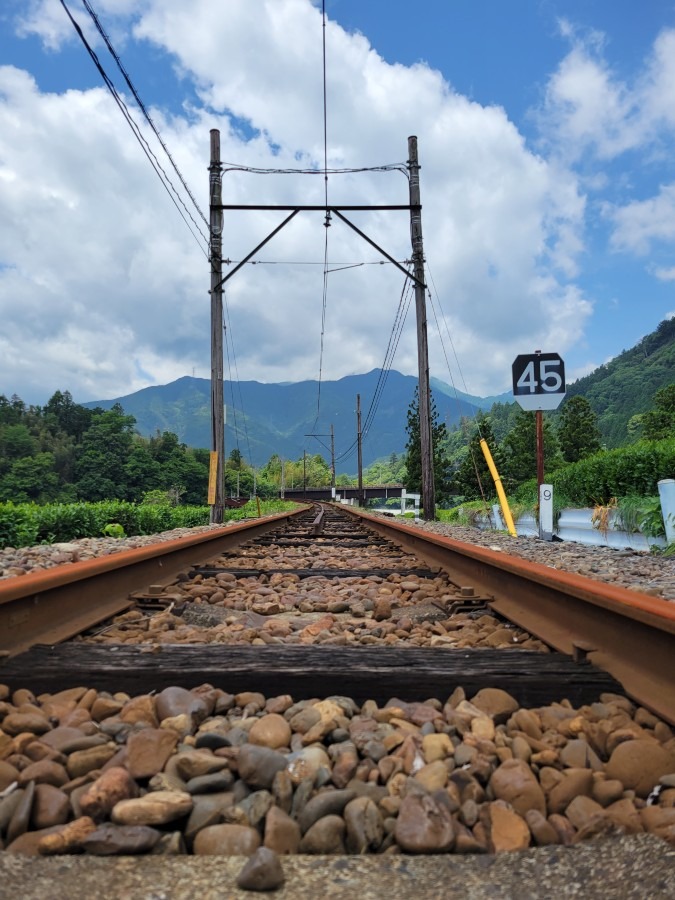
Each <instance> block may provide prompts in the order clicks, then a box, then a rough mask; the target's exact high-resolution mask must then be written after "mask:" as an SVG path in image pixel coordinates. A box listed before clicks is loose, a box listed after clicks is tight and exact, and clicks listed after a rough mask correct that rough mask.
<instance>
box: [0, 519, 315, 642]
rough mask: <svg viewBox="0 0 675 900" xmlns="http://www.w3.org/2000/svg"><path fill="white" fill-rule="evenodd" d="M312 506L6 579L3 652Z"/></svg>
mask: <svg viewBox="0 0 675 900" xmlns="http://www.w3.org/2000/svg"><path fill="white" fill-rule="evenodd" d="M306 509H307V507H306V506H300V507H299V508H298V509H297V510H292V511H291V512H286V513H280V514H278V515H275V516H269V517H266V518H264V519H261V520H255V521H253V522H250V523H249V522H244V523H241V524H239V525H230V526H228V527H227V528H218V529H216V530H213V531H209V532H203V533H201V534H198V535H191V536H189V537H185V538H180V539H178V540H173V541H164V542H162V543H156V544H151V545H149V546H147V547H140V548H138V549H137V550H126V551H121V552H120V553H113V554H111V555H110V556H103V557H99V558H97V559H90V560H85V561H83V562H76V563H72V564H69V565H65V566H59V567H57V568H54V569H47V570H46V571H42V572H36V573H35V574H28V575H24V576H21V577H18V578H9V579H6V580H3V581H0V653H1V654H2V655H4V656H7V655H11V656H13V655H15V654H17V653H22V652H23V651H24V650H27V649H28V647H30V646H32V645H33V644H56V643H58V642H59V641H64V640H67V639H68V638H70V637H73V635H75V634H79V633H80V632H81V631H84V630H85V629H87V628H91V627H92V626H93V625H96V624H97V623H98V622H102V621H104V620H105V619H108V618H110V617H111V616H114V615H117V614H118V613H120V612H122V610H124V609H126V608H128V607H129V606H131V605H132V604H133V603H134V601H133V599H132V598H131V597H130V594H131V592H132V591H144V590H145V591H147V590H149V589H150V588H151V587H152V586H154V585H166V584H168V583H169V582H170V581H171V580H172V579H173V578H175V576H176V575H178V574H179V573H180V572H182V571H185V569H187V568H189V567H190V566H192V565H195V564H199V563H203V562H206V561H207V560H209V559H211V558H213V557H214V556H218V555H219V554H220V553H223V552H224V551H226V550H229V549H230V548H232V547H234V546H236V545H237V544H240V543H242V542H243V541H245V540H249V539H250V538H254V537H258V536H260V535H262V534H265V533H266V532H268V531H271V530H272V529H274V528H277V527H278V526H279V525H280V524H282V523H283V522H284V521H288V520H289V519H291V518H292V517H293V516H296V515H299V514H300V513H303V512H305V511H306Z"/></svg>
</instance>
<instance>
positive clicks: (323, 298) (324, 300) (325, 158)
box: [312, 0, 330, 431]
mask: <svg viewBox="0 0 675 900" xmlns="http://www.w3.org/2000/svg"><path fill="white" fill-rule="evenodd" d="M322 21H323V28H322V36H323V42H322V43H323V53H322V58H323V172H324V199H325V204H326V206H328V113H327V100H326V0H323V4H322ZM324 227H325V229H326V233H325V236H324V245H323V291H322V296H321V340H320V347H319V384H318V386H317V397H316V419H315V421H314V425H313V426H312V431H314V430H315V428H316V423H317V422H318V421H319V416H320V415H321V379H322V377H323V343H324V337H325V334H326V303H327V300H328V229H329V227H330V210H328V209H327V210H326V219H325V221H324Z"/></svg>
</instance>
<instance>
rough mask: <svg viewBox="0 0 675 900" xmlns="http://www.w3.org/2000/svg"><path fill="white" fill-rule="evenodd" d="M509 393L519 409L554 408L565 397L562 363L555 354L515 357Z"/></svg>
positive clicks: (530, 354)
mask: <svg viewBox="0 0 675 900" xmlns="http://www.w3.org/2000/svg"><path fill="white" fill-rule="evenodd" d="M512 371H513V395H514V397H515V398H516V401H517V402H518V403H519V404H520V406H521V407H522V408H523V409H527V410H537V409H557V408H558V406H559V405H560V402H561V401H562V399H563V397H564V396H565V390H566V388H565V363H564V362H563V361H562V359H561V357H560V354H558V353H529V354H522V355H521V356H517V357H516V358H515V360H514V363H513V366H512Z"/></svg>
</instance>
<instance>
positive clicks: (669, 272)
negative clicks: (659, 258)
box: [654, 266, 675, 319]
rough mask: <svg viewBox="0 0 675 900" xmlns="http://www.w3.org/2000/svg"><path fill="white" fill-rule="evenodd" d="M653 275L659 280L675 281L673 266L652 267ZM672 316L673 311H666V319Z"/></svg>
mask: <svg viewBox="0 0 675 900" xmlns="http://www.w3.org/2000/svg"><path fill="white" fill-rule="evenodd" d="M654 277H655V278H658V279H659V281H675V266H670V267H664V266H657V267H656V268H655V269H654ZM672 317H673V313H666V318H667V319H671V318H672Z"/></svg>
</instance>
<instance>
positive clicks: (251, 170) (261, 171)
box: [223, 162, 408, 178]
mask: <svg viewBox="0 0 675 900" xmlns="http://www.w3.org/2000/svg"><path fill="white" fill-rule="evenodd" d="M223 167H224V168H223V172H246V173H248V174H249V175H323V176H325V175H326V174H328V175H358V174H360V173H361V172H401V173H402V174H403V175H405V176H406V178H407V177H408V169H407V166H406V165H405V163H388V164H386V165H382V166H359V167H356V168H346V169H330V168H320V169H319V168H316V166H314V167H308V168H302V169H290V168H287V169H283V168H278V169H277V168H260V167H256V166H242V165H240V164H239V163H228V162H225V163H223Z"/></svg>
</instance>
